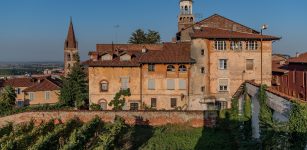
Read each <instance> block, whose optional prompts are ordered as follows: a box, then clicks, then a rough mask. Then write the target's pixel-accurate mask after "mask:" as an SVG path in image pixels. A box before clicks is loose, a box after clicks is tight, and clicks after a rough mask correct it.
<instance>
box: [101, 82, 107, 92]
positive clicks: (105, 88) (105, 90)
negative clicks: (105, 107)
mask: <svg viewBox="0 0 307 150" xmlns="http://www.w3.org/2000/svg"><path fill="white" fill-rule="evenodd" d="M108 90H109V82H108V81H106V80H102V81H101V82H100V91H101V92H107V91H108Z"/></svg>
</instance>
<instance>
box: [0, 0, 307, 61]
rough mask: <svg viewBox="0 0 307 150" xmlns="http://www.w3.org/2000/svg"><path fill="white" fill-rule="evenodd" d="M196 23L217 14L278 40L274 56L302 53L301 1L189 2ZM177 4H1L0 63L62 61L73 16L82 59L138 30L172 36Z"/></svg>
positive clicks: (37, 0) (6, 0)
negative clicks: (98, 47)
mask: <svg viewBox="0 0 307 150" xmlns="http://www.w3.org/2000/svg"><path fill="white" fill-rule="evenodd" d="M193 13H194V14H197V20H201V19H204V18H207V17H209V16H211V15H213V14H220V15H222V16H224V17H227V18H229V19H231V20H234V21H236V22H239V23H241V24H243V25H246V26H248V27H251V28H253V29H255V30H259V29H260V27H261V25H262V24H268V25H269V29H268V30H266V31H264V34H270V35H274V36H278V37H282V39H281V40H280V41H276V42H274V44H273V53H284V54H290V55H294V54H295V53H296V52H307V46H306V42H307V28H306V27H307V17H306V15H307V1H306V0H253V1H252V0H194V5H193ZM178 14H179V0H152V1H150V0H0V62H1V61H63V57H64V56H63V53H64V50H63V48H64V40H65V38H66V36H67V30H68V25H69V18H70V16H72V18H73V24H74V28H75V33H76V36H77V39H78V42H79V51H80V55H81V59H82V60H86V59H87V58H88V55H87V54H88V52H89V51H94V50H95V46H96V44H97V43H111V42H112V41H113V42H114V43H127V41H128V39H129V37H130V35H131V33H132V32H133V31H135V30H136V29H138V28H141V29H144V30H148V29H152V30H156V31H159V32H160V34H161V37H162V41H165V42H167V41H170V40H171V38H172V37H174V36H175V33H176V32H177V16H178Z"/></svg>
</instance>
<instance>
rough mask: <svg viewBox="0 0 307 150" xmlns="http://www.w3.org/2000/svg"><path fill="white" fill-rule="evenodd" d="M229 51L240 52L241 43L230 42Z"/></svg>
mask: <svg viewBox="0 0 307 150" xmlns="http://www.w3.org/2000/svg"><path fill="white" fill-rule="evenodd" d="M230 49H231V50H235V51H236V50H242V49H243V44H242V41H231V42H230Z"/></svg>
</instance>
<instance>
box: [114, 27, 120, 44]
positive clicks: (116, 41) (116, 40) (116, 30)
mask: <svg viewBox="0 0 307 150" xmlns="http://www.w3.org/2000/svg"><path fill="white" fill-rule="evenodd" d="M113 27H114V28H115V44H116V43H118V37H117V32H118V29H119V27H120V25H119V24H117V25H114V26H113Z"/></svg>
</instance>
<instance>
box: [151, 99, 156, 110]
mask: <svg viewBox="0 0 307 150" xmlns="http://www.w3.org/2000/svg"><path fill="white" fill-rule="evenodd" d="M156 107H157V99H156V98H151V108H156Z"/></svg>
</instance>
